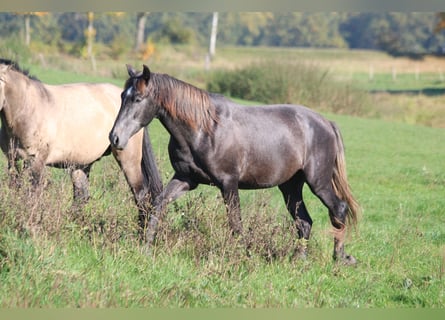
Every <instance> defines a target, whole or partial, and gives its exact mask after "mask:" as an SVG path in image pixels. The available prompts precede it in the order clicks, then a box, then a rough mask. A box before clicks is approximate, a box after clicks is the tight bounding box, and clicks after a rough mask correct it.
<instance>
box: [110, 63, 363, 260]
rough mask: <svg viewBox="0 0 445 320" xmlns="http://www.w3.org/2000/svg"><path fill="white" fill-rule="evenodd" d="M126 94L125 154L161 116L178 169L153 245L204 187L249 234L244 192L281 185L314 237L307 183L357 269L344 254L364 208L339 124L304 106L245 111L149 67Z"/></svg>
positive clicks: (152, 227)
mask: <svg viewBox="0 0 445 320" xmlns="http://www.w3.org/2000/svg"><path fill="white" fill-rule="evenodd" d="M127 69H128V74H129V76H130V78H129V79H128V80H127V82H126V84H125V89H124V91H123V92H122V95H121V98H122V104H121V108H120V111H119V114H118V117H117V119H116V121H115V123H114V126H113V129H112V131H111V132H110V142H111V144H112V145H113V146H114V147H116V148H118V149H123V148H125V147H126V146H127V144H128V141H129V139H130V137H132V136H133V135H134V134H135V133H136V132H138V131H139V130H140V128H142V127H144V126H146V125H147V124H149V123H150V122H151V121H152V119H153V118H155V117H157V118H158V119H159V120H160V121H161V123H162V124H163V125H164V127H165V128H166V129H167V131H168V132H169V133H170V135H171V137H170V142H169V146H168V150H169V155H170V160H171V163H172V166H173V168H174V170H175V173H174V176H173V178H172V179H171V180H170V182H169V183H168V184H167V186H166V187H165V188H164V190H163V191H162V193H161V194H160V196H159V197H158V198H157V199H156V200H155V209H156V211H155V213H154V214H152V215H151V217H150V219H149V223H148V228H147V232H146V236H147V239H148V242H149V243H151V242H152V241H153V240H154V237H155V235H156V228H157V224H158V220H159V219H160V218H162V215H163V212H164V210H165V206H166V205H167V204H168V203H169V202H170V201H173V200H174V199H176V198H178V197H179V196H181V195H182V194H184V193H185V192H187V191H189V190H192V189H194V188H196V187H197V186H198V184H211V185H215V186H216V187H218V188H219V189H220V190H221V192H222V196H223V199H224V201H225V204H226V207H227V211H228V217H229V225H230V227H231V229H232V232H233V233H234V234H241V233H242V223H241V216H240V201H239V194H238V189H259V188H269V187H273V186H278V188H279V189H280V190H281V192H282V194H283V197H284V201H285V204H286V207H287V209H288V211H289V213H290V214H291V215H292V217H293V219H294V220H295V224H296V227H297V230H298V234H299V236H300V238H304V239H309V235H310V232H311V227H312V219H311V217H310V216H309V213H308V211H307V209H306V206H305V204H304V202H303V197H302V189H303V184H304V183H307V184H308V185H309V187H310V189H311V190H312V192H313V193H314V194H315V195H316V196H317V197H318V198H319V199H320V200H321V201H322V203H323V204H324V205H325V206H326V207H327V208H328V209H329V217H330V220H331V223H332V225H333V227H334V231H335V232H334V254H333V258H334V259H335V260H338V261H341V262H343V263H345V264H354V263H355V262H356V260H355V258H354V257H352V256H350V255H348V254H346V253H345V251H344V238H345V231H346V225H347V223H349V224H350V223H356V220H357V213H358V210H359V205H358V203H357V202H356V200H355V199H354V198H353V196H352V193H351V191H350V187H349V184H348V182H347V177H346V169H345V158H344V149H343V142H342V138H341V136H340V132H339V130H338V128H337V126H336V125H335V124H334V123H332V122H330V121H328V120H326V119H324V118H323V117H322V116H321V115H319V114H317V113H315V112H313V111H311V110H310V109H308V108H305V107H303V106H296V105H273V106H256V107H246V106H241V105H237V104H235V103H233V102H232V101H230V100H228V99H227V98H225V97H224V96H221V95H216V94H211V93H208V92H206V91H204V90H200V89H198V88H195V87H193V86H192V85H189V84H187V83H184V82H182V81H180V80H177V79H175V78H172V77H170V76H168V75H165V74H156V73H151V72H150V70H149V69H148V67H147V66H145V65H144V68H143V71H142V72H140V73H136V71H135V70H134V69H133V68H132V67H131V66H127Z"/></svg>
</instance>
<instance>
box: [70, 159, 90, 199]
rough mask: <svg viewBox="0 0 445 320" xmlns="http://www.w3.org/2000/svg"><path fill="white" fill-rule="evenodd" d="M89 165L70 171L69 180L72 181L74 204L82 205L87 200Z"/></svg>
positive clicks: (88, 195) (88, 196)
mask: <svg viewBox="0 0 445 320" xmlns="http://www.w3.org/2000/svg"><path fill="white" fill-rule="evenodd" d="M90 169H91V166H88V167H85V168H83V169H73V170H72V171H71V180H72V182H73V198H74V205H75V206H82V205H84V204H85V203H87V202H88V199H89V198H90V194H89V190H88V189H89V181H88V179H89V175H90Z"/></svg>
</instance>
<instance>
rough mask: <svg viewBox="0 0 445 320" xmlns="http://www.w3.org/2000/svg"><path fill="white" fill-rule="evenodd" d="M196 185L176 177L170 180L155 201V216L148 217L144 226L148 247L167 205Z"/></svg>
mask: <svg viewBox="0 0 445 320" xmlns="http://www.w3.org/2000/svg"><path fill="white" fill-rule="evenodd" d="M196 186H197V184H195V183H194V182H192V181H189V180H186V179H182V178H179V177H177V176H176V175H175V176H174V177H173V178H172V179H171V180H170V182H169V183H168V184H167V186H166V187H165V188H164V190H163V191H162V192H161V194H160V195H159V196H158V197H157V198H156V199H155V205H154V206H155V214H152V215H150V217H149V218H148V221H147V224H146V232H145V237H146V238H145V241H146V243H147V245H148V246H150V245H151V244H152V243H153V242H154V240H155V238H156V234H157V231H158V224H159V222H160V221H161V220H162V219H163V217H164V215H165V211H166V208H167V205H168V204H169V203H170V202H172V201H174V200H176V199H177V198H179V197H180V196H182V195H183V194H185V193H186V192H187V191H189V190H193V189H194V188H196Z"/></svg>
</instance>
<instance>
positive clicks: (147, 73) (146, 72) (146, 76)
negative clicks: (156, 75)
mask: <svg viewBox="0 0 445 320" xmlns="http://www.w3.org/2000/svg"><path fill="white" fill-rule="evenodd" d="M143 66H144V69H143V70H142V78H143V79H144V80H145V82H146V83H148V80H150V74H151V72H150V69H149V68H148V67H147V66H146V65H145V64H144V65H143Z"/></svg>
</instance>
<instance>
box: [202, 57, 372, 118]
mask: <svg viewBox="0 0 445 320" xmlns="http://www.w3.org/2000/svg"><path fill="white" fill-rule="evenodd" d="M207 89H208V90H209V91H212V92H219V93H222V94H226V95H229V96H232V97H237V98H241V99H244V100H251V101H260V102H263V103H266V104H276V103H292V104H302V105H306V106H309V107H311V108H314V109H318V110H323V111H329V112H336V113H347V114H355V115H364V114H366V113H367V112H368V108H369V106H368V104H369V101H368V100H367V98H366V94H365V92H364V91H362V90H360V89H354V88H353V87H352V85H351V84H348V83H338V82H336V81H334V80H333V79H332V77H331V75H330V74H329V72H328V71H327V70H323V69H322V68H320V67H317V66H316V65H309V64H306V63H298V62H293V63H289V62H274V61H265V62H261V63H255V64H251V65H249V66H247V67H245V68H241V69H238V70H231V71H225V70H222V71H216V72H215V73H214V74H213V76H211V77H210V79H209V81H208V83H207Z"/></svg>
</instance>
